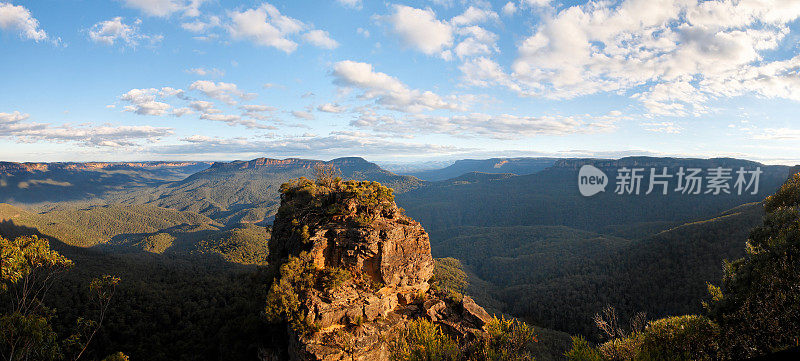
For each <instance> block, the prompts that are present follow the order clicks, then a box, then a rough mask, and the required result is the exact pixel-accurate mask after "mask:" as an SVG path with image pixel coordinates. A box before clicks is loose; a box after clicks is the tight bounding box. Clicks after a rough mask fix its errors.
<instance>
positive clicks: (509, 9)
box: [503, 1, 517, 16]
mask: <svg viewBox="0 0 800 361" xmlns="http://www.w3.org/2000/svg"><path fill="white" fill-rule="evenodd" d="M516 12H517V5H516V4H514V3H513V2H511V1H509V2H507V3H506V4H505V5H504V6H503V15H506V16H511V15H514V13H516Z"/></svg>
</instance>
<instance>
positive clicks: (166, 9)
mask: <svg viewBox="0 0 800 361" xmlns="http://www.w3.org/2000/svg"><path fill="white" fill-rule="evenodd" d="M123 2H124V3H125V5H126V6H128V7H130V8H134V9H138V10H140V11H142V12H143V13H145V14H147V15H150V16H156V17H168V16H170V15H172V14H174V13H182V14H183V15H184V16H189V17H196V16H198V15H200V6H201V5H202V4H203V3H204V2H205V0H123Z"/></svg>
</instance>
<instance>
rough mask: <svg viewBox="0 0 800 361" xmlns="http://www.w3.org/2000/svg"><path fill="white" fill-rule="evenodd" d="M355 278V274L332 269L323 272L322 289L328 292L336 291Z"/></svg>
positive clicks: (341, 269) (336, 268)
mask: <svg viewBox="0 0 800 361" xmlns="http://www.w3.org/2000/svg"><path fill="white" fill-rule="evenodd" d="M351 278H353V274H352V273H351V272H350V271H348V270H346V269H343V268H339V267H330V268H326V269H325V270H323V271H322V272H321V277H320V281H321V283H322V288H323V289H324V290H326V291H328V292H331V291H335V290H336V289H337V288H339V286H341V285H342V284H344V283H345V282H347V281H349V280H350V279H351Z"/></svg>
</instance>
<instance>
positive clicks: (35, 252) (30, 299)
mask: <svg viewBox="0 0 800 361" xmlns="http://www.w3.org/2000/svg"><path fill="white" fill-rule="evenodd" d="M72 266H73V262H72V261H71V260H69V259H67V258H66V257H64V256H62V255H61V254H59V253H58V252H56V251H55V250H52V249H51V248H50V243H49V242H48V241H47V240H46V239H43V238H39V237H37V236H26V237H17V238H15V239H14V240H8V239H5V238H2V237H0V270H1V275H2V277H1V278H0V281H2V282H1V283H0V293H1V294H0V296H1V297H2V299H3V300H4V301H5V300H8V303H7V304H8V305H9V306H8V308H7V309H5V310H3V313H2V315H0V357H2V358H3V360H7V361H17V360H60V359H64V358H66V356H65V355H64V353H63V350H62V348H61V346H60V342H59V340H58V336H57V334H56V332H54V331H53V326H52V322H51V321H52V319H53V315H54V312H53V310H51V309H50V308H48V307H46V306H45V303H44V299H45V296H46V295H47V292H48V290H50V287H51V286H52V285H53V282H54V280H55V277H56V275H58V274H59V273H62V272H64V271H66V270H68V269H69V268H71V267H72ZM118 283H119V278H116V277H112V276H103V277H101V278H97V279H94V280H93V281H92V282H91V284H90V286H89V288H90V290H91V291H92V292H93V294H94V296H95V300H96V301H97V305H98V309H99V316H98V319H97V320H90V319H84V318H78V321H77V326H78V327H77V328H76V331H75V333H74V334H73V335H72V336H70V337H69V338H67V339H66V340H64V342H63V343H64V344H65V345H66V346H67V348H74V349H75V350H76V352H75V353H74V356H72V357H70V358H69V359H71V360H78V359H80V358H81V356H83V354H84V352H85V351H86V349H87V347H88V346H89V343H90V342H91V340H92V338H93V337H94V335H95V334H96V333H97V331H98V330H99V328H100V326H101V324H102V322H103V319H104V318H105V314H106V312H107V311H108V307H109V305H110V303H111V297H112V296H113V294H114V290H115V288H116V285H117V284H118Z"/></svg>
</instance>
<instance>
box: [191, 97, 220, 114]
mask: <svg viewBox="0 0 800 361" xmlns="http://www.w3.org/2000/svg"><path fill="white" fill-rule="evenodd" d="M189 106H190V107H192V109H194V110H196V111H198V112H201V113H219V112H220V111H219V110H217V109H215V108H214V103H212V102H207V101H205V100H195V101H193V102H191V103H189Z"/></svg>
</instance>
